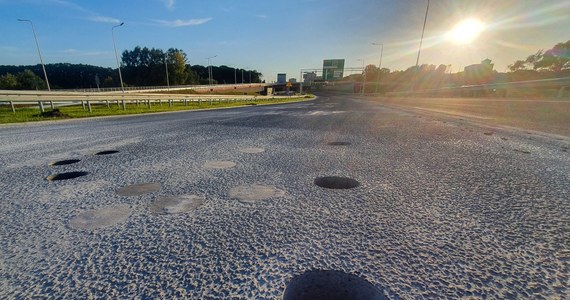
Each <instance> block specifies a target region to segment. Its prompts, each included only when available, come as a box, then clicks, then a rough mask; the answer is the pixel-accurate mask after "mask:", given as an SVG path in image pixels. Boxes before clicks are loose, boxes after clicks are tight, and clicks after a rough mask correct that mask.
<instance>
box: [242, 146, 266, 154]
mask: <svg viewBox="0 0 570 300" xmlns="http://www.w3.org/2000/svg"><path fill="white" fill-rule="evenodd" d="M239 151H240V152H243V153H261V152H264V151H265V149H263V148H256V147H248V148H240V149H239Z"/></svg>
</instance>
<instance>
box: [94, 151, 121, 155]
mask: <svg viewBox="0 0 570 300" xmlns="http://www.w3.org/2000/svg"><path fill="white" fill-rule="evenodd" d="M115 153H119V151H118V150H105V151H100V152H97V153H95V155H109V154H115Z"/></svg>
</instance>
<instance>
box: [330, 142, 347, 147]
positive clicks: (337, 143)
mask: <svg viewBox="0 0 570 300" xmlns="http://www.w3.org/2000/svg"><path fill="white" fill-rule="evenodd" d="M327 145H330V146H348V145H350V143H349V142H340V141H339V142H328V143H327Z"/></svg>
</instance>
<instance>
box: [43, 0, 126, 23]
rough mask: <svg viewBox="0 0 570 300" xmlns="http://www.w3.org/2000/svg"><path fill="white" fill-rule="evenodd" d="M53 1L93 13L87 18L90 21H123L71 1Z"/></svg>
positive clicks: (53, 0) (89, 13)
mask: <svg viewBox="0 0 570 300" xmlns="http://www.w3.org/2000/svg"><path fill="white" fill-rule="evenodd" d="M51 2H52V3H56V4H59V5H63V6H67V7H70V8H72V9H75V10H78V11H80V12H83V13H85V14H88V15H91V16H89V17H87V18H86V19H87V20H89V21H93V22H98V23H119V22H121V21H120V20H119V19H116V18H113V17H106V16H101V15H98V14H96V13H95V12H93V11H91V10H89V9H87V8H85V7H83V6H81V5H79V4H76V3H73V2H70V1H65V0H51Z"/></svg>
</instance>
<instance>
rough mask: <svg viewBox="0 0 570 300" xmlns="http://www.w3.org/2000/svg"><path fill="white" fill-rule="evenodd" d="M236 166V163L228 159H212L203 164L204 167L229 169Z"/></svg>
mask: <svg viewBox="0 0 570 300" xmlns="http://www.w3.org/2000/svg"><path fill="white" fill-rule="evenodd" d="M235 166H236V163H235V162H233V161H228V160H212V161H207V162H206V163H205V164H204V166H203V167H204V168H205V169H230V168H233V167H235Z"/></svg>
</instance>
